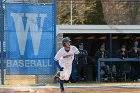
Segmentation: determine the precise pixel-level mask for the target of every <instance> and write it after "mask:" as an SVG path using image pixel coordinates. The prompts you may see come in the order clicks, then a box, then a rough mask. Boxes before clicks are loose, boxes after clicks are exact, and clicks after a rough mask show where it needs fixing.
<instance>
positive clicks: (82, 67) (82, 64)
mask: <svg viewBox="0 0 140 93" xmlns="http://www.w3.org/2000/svg"><path fill="white" fill-rule="evenodd" d="M79 52H80V53H79V54H78V67H77V68H78V69H77V74H78V81H81V80H86V77H87V75H86V73H87V72H86V66H87V56H88V53H87V50H85V49H84V44H83V43H80V44H79Z"/></svg>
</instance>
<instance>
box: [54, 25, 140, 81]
mask: <svg viewBox="0 0 140 93" xmlns="http://www.w3.org/2000/svg"><path fill="white" fill-rule="evenodd" d="M139 30H140V27H139V26H137V25H133V26H132V25H131V26H130V25H125V26H124V25H111V26H110V25H96V26H95V25H60V26H57V35H59V34H61V35H59V37H58V38H59V40H60V38H62V37H70V38H71V40H72V44H73V45H75V46H78V44H79V43H80V42H83V43H84V47H85V49H86V50H87V51H88V54H89V55H88V69H87V80H88V81H96V78H97V62H96V60H95V58H94V55H95V53H96V51H97V50H98V49H99V48H100V46H101V44H103V43H104V44H105V47H106V50H108V51H109V52H110V57H115V56H116V51H117V50H118V49H120V47H121V45H122V44H125V45H126V46H127V49H128V50H129V49H130V48H131V46H132V44H133V41H134V40H136V39H137V40H138V41H140V34H139ZM60 43H61V42H60Z"/></svg>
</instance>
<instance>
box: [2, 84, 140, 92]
mask: <svg viewBox="0 0 140 93" xmlns="http://www.w3.org/2000/svg"><path fill="white" fill-rule="evenodd" d="M0 93H61V92H60V89H59V84H47V85H12V86H6V85H5V86H2V85H1V87H0ZM64 93H140V83H94V84H92V83H65V92H64Z"/></svg>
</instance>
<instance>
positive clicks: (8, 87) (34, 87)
mask: <svg viewBox="0 0 140 93" xmlns="http://www.w3.org/2000/svg"><path fill="white" fill-rule="evenodd" d="M17 88H26V89H43V88H59V86H0V89H17ZM65 88H140V86H126V85H125V86H124V85H122V86H65Z"/></svg>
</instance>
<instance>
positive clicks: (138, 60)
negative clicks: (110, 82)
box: [97, 58, 140, 82]
mask: <svg viewBox="0 0 140 93" xmlns="http://www.w3.org/2000/svg"><path fill="white" fill-rule="evenodd" d="M101 62H140V59H139V58H124V59H121V58H99V59H98V74H97V75H98V82H100V81H101V76H100V69H101V65H100V63H101Z"/></svg>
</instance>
